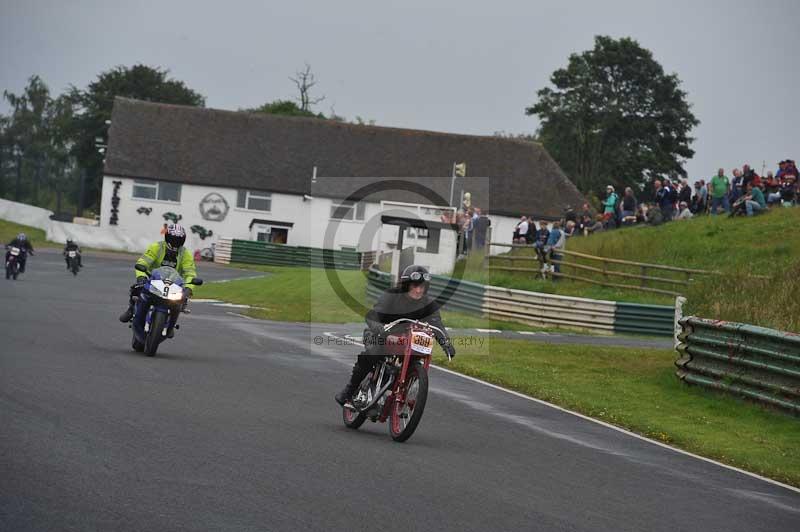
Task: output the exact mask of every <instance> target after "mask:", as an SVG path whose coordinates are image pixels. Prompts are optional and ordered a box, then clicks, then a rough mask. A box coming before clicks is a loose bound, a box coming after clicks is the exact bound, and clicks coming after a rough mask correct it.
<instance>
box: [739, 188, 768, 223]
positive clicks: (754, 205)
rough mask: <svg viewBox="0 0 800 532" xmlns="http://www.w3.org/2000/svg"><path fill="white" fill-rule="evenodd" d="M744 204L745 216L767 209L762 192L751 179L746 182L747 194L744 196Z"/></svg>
mask: <svg viewBox="0 0 800 532" xmlns="http://www.w3.org/2000/svg"><path fill="white" fill-rule="evenodd" d="M744 205H745V210H746V211H747V216H753V215H755V214H758V213H760V212H763V211H765V210H766V209H767V202H766V201H764V194H763V193H762V192H761V189H760V188H758V187H757V186H755V185H754V184H753V182H752V181H750V182H749V183H747V195H746V196H745V197H744Z"/></svg>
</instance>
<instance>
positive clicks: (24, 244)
mask: <svg viewBox="0 0 800 532" xmlns="http://www.w3.org/2000/svg"><path fill="white" fill-rule="evenodd" d="M11 246H14V247H15V248H20V249H23V250H25V251H27V252H28V253H33V245H31V241H30V240H28V239H25V242H20V241H19V239H17V238H15V239H14V240H12V241H11V242H9V243H8V247H11Z"/></svg>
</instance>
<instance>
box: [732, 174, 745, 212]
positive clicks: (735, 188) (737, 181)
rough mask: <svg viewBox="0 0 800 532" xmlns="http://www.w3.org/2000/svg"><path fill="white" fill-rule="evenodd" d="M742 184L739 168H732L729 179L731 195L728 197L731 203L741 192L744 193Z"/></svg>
mask: <svg viewBox="0 0 800 532" xmlns="http://www.w3.org/2000/svg"><path fill="white" fill-rule="evenodd" d="M743 185H744V183H743V179H742V172H741V170H739V169H738V168H734V170H733V179H732V180H731V197H730V201H731V203H733V202H735V201H736V200H738V199H739V198H741V197H742V194H743V193H744V192H743V191H744V187H743Z"/></svg>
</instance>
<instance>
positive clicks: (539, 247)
mask: <svg viewBox="0 0 800 532" xmlns="http://www.w3.org/2000/svg"><path fill="white" fill-rule="evenodd" d="M549 237H550V231H549V230H548V229H547V222H545V221H544V220H542V221H541V222H539V229H538V230H537V231H536V235H535V239H534V242H533V247H534V248H536V256H537V257H539V262H540V263H541V264H542V265H544V263H545V257H544V254H545V253H544V252H545V246H546V245H547V239H548V238H549Z"/></svg>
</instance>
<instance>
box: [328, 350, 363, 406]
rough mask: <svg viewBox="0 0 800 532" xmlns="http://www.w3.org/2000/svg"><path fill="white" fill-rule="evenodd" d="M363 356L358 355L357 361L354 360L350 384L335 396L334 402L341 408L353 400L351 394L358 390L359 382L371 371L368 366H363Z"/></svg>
mask: <svg viewBox="0 0 800 532" xmlns="http://www.w3.org/2000/svg"><path fill="white" fill-rule="evenodd" d="M364 356H365V355H359V357H358V360H356V363H355V364H354V365H353V372H352V373H351V374H350V382H348V383H347V385H346V386H345V387H344V388H343V389H342V391H341V392H339V393H337V394H336V396H335V399H336V402H337V403H339V404H340V405H342V406H344V404H345V403H346V402H348V401H350V400H351V399H352V398H353V392H355V391H356V390H357V389H358V387H359V385H360V384H361V381H363V380H364V377H366V376H367V374H368V373H369V370H370V369H371V368H370V366H369V365H367V364H365V363H364V362H365V361H364V360H362V358H363V357H364Z"/></svg>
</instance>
